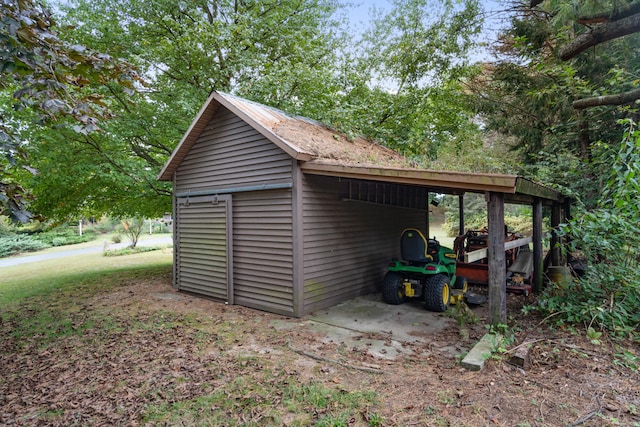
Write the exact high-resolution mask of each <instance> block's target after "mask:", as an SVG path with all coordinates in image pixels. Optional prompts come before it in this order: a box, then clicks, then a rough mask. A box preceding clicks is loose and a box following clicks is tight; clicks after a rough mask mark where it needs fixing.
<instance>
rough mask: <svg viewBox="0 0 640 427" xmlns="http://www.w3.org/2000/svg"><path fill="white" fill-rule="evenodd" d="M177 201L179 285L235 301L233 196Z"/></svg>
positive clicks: (177, 267)
mask: <svg viewBox="0 0 640 427" xmlns="http://www.w3.org/2000/svg"><path fill="white" fill-rule="evenodd" d="M177 202H178V203H177V213H178V218H177V221H178V222H177V230H176V234H177V236H176V237H177V238H176V245H177V248H176V285H177V288H178V289H179V290H181V291H187V292H194V293H197V294H200V295H205V296H208V297H211V298H215V299H217V300H221V301H225V302H228V303H229V304H233V277H232V270H231V265H232V259H233V254H232V249H231V248H232V244H231V229H232V227H231V224H232V221H231V196H229V195H227V196H206V197H191V198H189V197H185V198H179V199H178V201H177Z"/></svg>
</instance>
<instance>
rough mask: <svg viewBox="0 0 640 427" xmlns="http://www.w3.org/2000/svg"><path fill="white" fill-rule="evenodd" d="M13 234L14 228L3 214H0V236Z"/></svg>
mask: <svg viewBox="0 0 640 427" xmlns="http://www.w3.org/2000/svg"><path fill="white" fill-rule="evenodd" d="M14 234H15V230H14V228H13V226H12V224H11V222H10V221H9V218H7V217H6V216H4V215H0V237H8V236H13V235H14Z"/></svg>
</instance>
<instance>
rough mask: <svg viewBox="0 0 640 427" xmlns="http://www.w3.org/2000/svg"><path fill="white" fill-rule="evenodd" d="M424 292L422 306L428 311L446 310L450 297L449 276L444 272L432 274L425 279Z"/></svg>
mask: <svg viewBox="0 0 640 427" xmlns="http://www.w3.org/2000/svg"><path fill="white" fill-rule="evenodd" d="M424 293H425V295H424V296H425V298H424V308H426V309H427V310H429V311H437V312H442V311H446V310H447V308H448V307H449V301H450V299H451V291H450V289H449V278H448V277H447V276H445V275H444V274H438V275H436V276H433V277H432V278H430V279H429V281H427V285H426V286H425V290H424Z"/></svg>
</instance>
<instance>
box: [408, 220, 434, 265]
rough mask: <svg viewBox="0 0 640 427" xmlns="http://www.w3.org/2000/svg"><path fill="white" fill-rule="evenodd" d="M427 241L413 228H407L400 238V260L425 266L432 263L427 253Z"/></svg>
mask: <svg viewBox="0 0 640 427" xmlns="http://www.w3.org/2000/svg"><path fill="white" fill-rule="evenodd" d="M427 249H428V245H427V239H425V237H424V235H423V234H422V233H421V232H420V230H418V229H415V228H407V229H406V230H404V231H403V232H402V237H401V238H400V253H401V255H402V259H403V260H405V261H407V262H409V263H412V264H426V263H428V262H433V257H432V256H431V255H429V253H428V252H427Z"/></svg>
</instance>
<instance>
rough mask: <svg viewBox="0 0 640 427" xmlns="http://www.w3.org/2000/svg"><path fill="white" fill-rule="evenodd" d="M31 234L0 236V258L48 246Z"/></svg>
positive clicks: (48, 245)
mask: <svg viewBox="0 0 640 427" xmlns="http://www.w3.org/2000/svg"><path fill="white" fill-rule="evenodd" d="M50 246H51V245H50V244H47V243H44V242H42V241H40V240H37V239H36V238H34V237H31V236H24V235H15V236H9V237H0V258H3V257H8V256H11V255H16V254H20V253H25V252H35V251H39V250H42V249H46V248H48V247H50Z"/></svg>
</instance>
